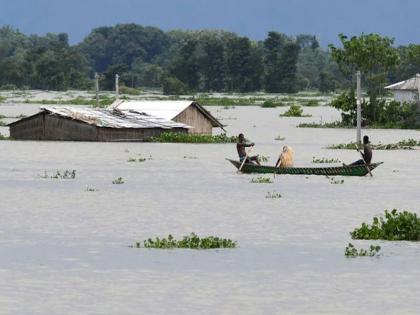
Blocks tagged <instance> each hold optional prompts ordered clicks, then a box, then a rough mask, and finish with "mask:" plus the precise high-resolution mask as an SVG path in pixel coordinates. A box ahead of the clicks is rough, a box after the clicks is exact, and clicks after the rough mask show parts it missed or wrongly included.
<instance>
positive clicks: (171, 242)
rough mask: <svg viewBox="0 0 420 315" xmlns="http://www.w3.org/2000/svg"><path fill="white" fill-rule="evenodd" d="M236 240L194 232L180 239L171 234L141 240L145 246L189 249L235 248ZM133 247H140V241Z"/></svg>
mask: <svg viewBox="0 0 420 315" xmlns="http://www.w3.org/2000/svg"><path fill="white" fill-rule="evenodd" d="M236 246H237V242H236V241H232V240H230V239H225V238H220V237H216V236H207V237H204V238H200V237H198V236H197V235H196V234H195V233H191V234H190V235H187V236H184V237H183V238H182V240H179V241H178V240H176V239H175V238H174V237H173V236H172V235H171V234H169V235H168V237H167V238H159V237H156V238H155V239H151V238H149V239H147V240H144V241H143V247H145V248H158V249H172V248H189V249H214V248H235V247H236ZM132 247H135V248H141V247H142V246H141V243H140V242H136V243H135V245H134V246H132Z"/></svg>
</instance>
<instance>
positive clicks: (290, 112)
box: [280, 105, 311, 117]
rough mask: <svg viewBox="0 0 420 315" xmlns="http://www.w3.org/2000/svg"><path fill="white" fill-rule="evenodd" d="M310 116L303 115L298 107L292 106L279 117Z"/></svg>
mask: <svg viewBox="0 0 420 315" xmlns="http://www.w3.org/2000/svg"><path fill="white" fill-rule="evenodd" d="M310 116H311V115H303V109H302V107H301V106H299V105H292V106H290V108H289V109H288V110H287V111H286V112H285V113H284V114H280V117H310Z"/></svg>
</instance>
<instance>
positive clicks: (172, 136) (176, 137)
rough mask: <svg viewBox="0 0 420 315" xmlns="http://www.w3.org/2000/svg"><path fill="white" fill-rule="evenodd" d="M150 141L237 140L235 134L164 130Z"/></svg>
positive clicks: (222, 141)
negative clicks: (204, 133)
mask: <svg viewBox="0 0 420 315" xmlns="http://www.w3.org/2000/svg"><path fill="white" fill-rule="evenodd" d="M151 141H152V142H168V143H169V142H175V143H235V142H237V141H238V139H237V137H235V136H230V137H229V136H227V135H226V134H224V133H223V134H220V135H215V136H212V135H199V134H190V133H177V132H164V133H161V134H160V135H159V136H157V137H153V138H152V140H151Z"/></svg>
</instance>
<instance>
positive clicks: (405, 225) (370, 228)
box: [350, 209, 420, 241]
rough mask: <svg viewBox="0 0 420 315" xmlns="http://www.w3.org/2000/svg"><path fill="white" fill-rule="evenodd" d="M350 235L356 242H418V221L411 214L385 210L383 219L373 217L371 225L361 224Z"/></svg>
mask: <svg viewBox="0 0 420 315" xmlns="http://www.w3.org/2000/svg"><path fill="white" fill-rule="evenodd" d="M350 235H351V237H352V238H353V239H357V240H359V239H360V240H387V241H419V240H420V219H419V218H418V217H417V214H416V213H413V212H408V211H403V212H398V210H397V209H393V210H392V211H391V212H389V211H388V210H385V217H374V218H373V222H372V224H371V225H369V224H366V223H362V226H361V227H360V228H356V229H354V231H353V232H351V233H350Z"/></svg>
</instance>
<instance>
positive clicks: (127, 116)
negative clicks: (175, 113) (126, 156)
mask: <svg viewBox="0 0 420 315" xmlns="http://www.w3.org/2000/svg"><path fill="white" fill-rule="evenodd" d="M41 110H43V111H47V112H49V113H51V114H53V115H59V116H62V117H67V118H71V119H75V120H79V121H82V122H85V123H87V124H90V125H95V126H98V127H108V128H163V129H172V128H185V129H189V128H192V127H190V126H188V125H185V124H182V123H177V122H174V121H171V120H168V119H165V118H161V117H156V116H153V115H147V114H144V113H138V112H135V111H130V110H124V111H121V110H118V109H99V108H98V109H96V108H95V109H93V108H83V107H70V106H45V107H41Z"/></svg>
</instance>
